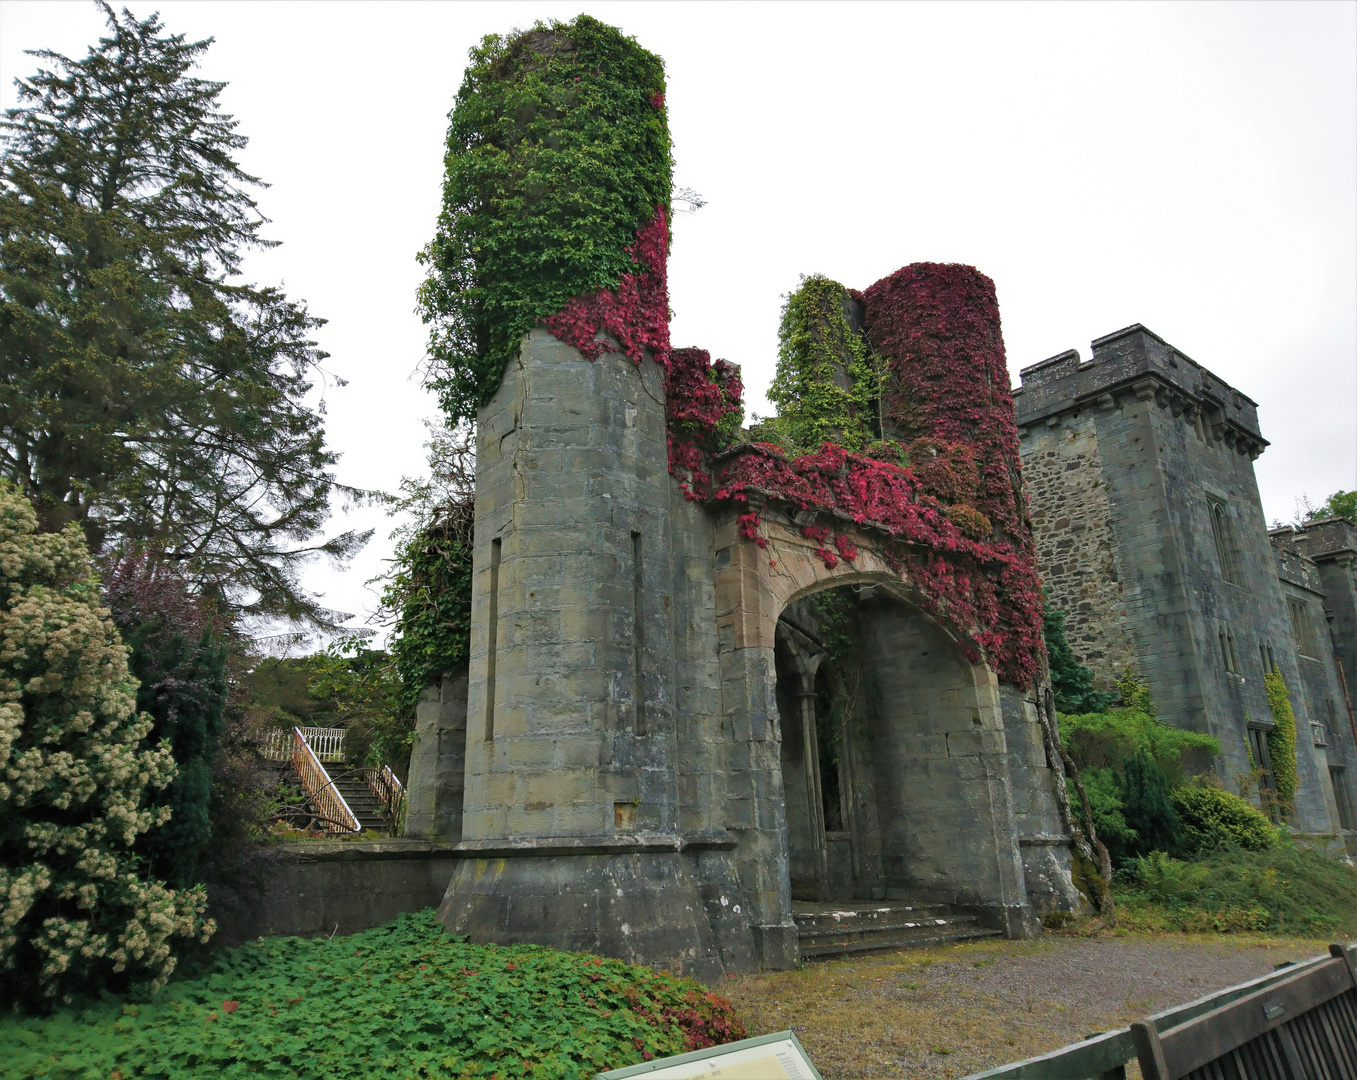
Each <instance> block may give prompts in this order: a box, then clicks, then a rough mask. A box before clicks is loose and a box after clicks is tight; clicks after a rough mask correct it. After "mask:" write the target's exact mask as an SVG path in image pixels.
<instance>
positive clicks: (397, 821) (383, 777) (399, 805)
mask: <svg viewBox="0 0 1357 1080" xmlns="http://www.w3.org/2000/svg"><path fill="white" fill-rule="evenodd" d="M364 776H366V778H367V782H368V787H369V788H371V789H372V794H374V795H376V796H377V802H378V803H380V804H381V807H382V816H383V817H385V818H386V820H387V822H388V823H389V824H390V826H391V829H392V835H393V836H395V835H398V833H399V831H400V827H401V825H402V824H403V822H404V818H405V785H403V784H402V783H401V782H400V778H399V777H397V776H396V774H395V773H393V772H392V771H391V767H390V766H389V765H383V766H382V767H381V768H380V769H366V770H365V771H364Z"/></svg>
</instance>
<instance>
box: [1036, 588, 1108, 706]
mask: <svg viewBox="0 0 1357 1080" xmlns="http://www.w3.org/2000/svg"><path fill="white" fill-rule="evenodd" d="M1043 629H1044V631H1045V637H1046V655H1047V657H1048V658H1049V659H1050V664H1051V688H1052V689H1053V690H1054V691H1055V707H1056V710H1057V711H1058V712H1062V713H1080V714H1083V713H1100V712H1104V711H1105V710H1107V709H1109V708H1111V707H1112V704H1113V702H1115V701H1116V700H1117V695H1116V694H1113V693H1110V692H1108V691H1105V690H1099V689H1098V688H1097V687H1096V686H1095V685H1094V683H1093V672H1092V671H1090V670H1089V669H1088V668H1086V667H1085V666H1084V665H1083V664H1081V663H1079V659H1078V657H1076V656H1075V655H1074V650H1073V649H1071V648H1070V643H1069V641H1068V640H1067V639H1066V637H1065V613H1064V612H1063V611H1059V610H1057V609H1056V608H1055V607H1054V606H1053V605H1052V604H1051V593H1050V590H1049V589H1047V590H1046V617H1045V622H1044V624H1043Z"/></svg>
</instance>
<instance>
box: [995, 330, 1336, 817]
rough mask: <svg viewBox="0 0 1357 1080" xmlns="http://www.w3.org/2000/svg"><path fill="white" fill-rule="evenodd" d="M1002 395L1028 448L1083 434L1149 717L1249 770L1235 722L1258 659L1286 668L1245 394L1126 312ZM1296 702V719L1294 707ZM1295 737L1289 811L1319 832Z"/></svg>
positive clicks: (1244, 714) (1255, 690)
mask: <svg viewBox="0 0 1357 1080" xmlns="http://www.w3.org/2000/svg"><path fill="white" fill-rule="evenodd" d="M1029 384H1030V385H1029ZM1015 401H1016V404H1017V410H1018V423H1019V426H1020V430H1022V431H1023V432H1024V435H1023V438H1024V446H1025V449H1027V450H1028V452H1036V448H1037V446H1038V445H1041V444H1043V443H1044V442H1045V443H1046V444H1047V445H1049V443H1048V442H1047V441H1048V440H1050V439H1051V438H1052V436H1058V435H1059V433H1060V432H1062V431H1063V430H1064V429H1065V428H1066V427H1067V426H1068V427H1069V428H1070V430H1072V431H1074V432H1075V433H1076V434H1075V440H1074V441H1075V442H1076V443H1077V442H1078V439H1079V437H1080V436H1079V435H1078V432H1080V431H1081V430H1084V429H1085V428H1088V427H1089V426H1091V427H1092V429H1093V431H1094V433H1095V434H1096V440H1097V448H1098V454H1099V456H1100V458H1101V460H1102V479H1103V480H1104V482H1105V485H1106V492H1107V500H1108V508H1109V511H1110V517H1111V533H1112V536H1113V538H1114V541H1115V550H1114V564H1115V566H1116V570H1117V578H1118V581H1119V584H1120V586H1121V596H1122V603H1123V604H1124V605H1125V612H1126V622H1127V624H1128V625H1129V627H1130V628H1131V630H1132V634H1131V635H1130V640H1131V642H1132V644H1133V646H1134V648H1135V653H1136V667H1137V668H1138V669H1139V673H1140V674H1141V676H1142V677H1143V678H1144V679H1145V680H1146V681H1147V682H1148V683H1149V685H1150V688H1151V690H1152V691H1153V693H1154V695H1155V700H1156V702H1157V704H1158V706H1159V713H1160V716H1161V717H1162V718H1163V719H1164V720H1166V721H1167V722H1168V723H1171V724H1174V725H1175V726H1179V727H1184V728H1188V729H1191V730H1196V731H1201V732H1204V733H1207V734H1210V735H1214V736H1215V737H1216V738H1218V739H1219V740H1220V743H1221V750H1222V753H1221V757H1220V758H1219V759H1218V762H1217V767H1218V771H1219V773H1220V775H1221V777H1222V779H1224V780H1226V782H1228V783H1232V782H1233V781H1234V778H1235V777H1236V776H1238V775H1241V774H1244V773H1247V772H1248V771H1249V769H1250V764H1249V749H1248V733H1247V732H1248V728H1249V726H1251V725H1252V726H1258V727H1269V726H1271V723H1272V718H1271V713H1270V710H1269V708H1268V705H1267V698H1266V694H1265V691H1264V687H1263V674H1264V671H1265V664H1270V663H1272V662H1274V661H1275V662H1276V664H1277V666H1278V667H1279V668H1280V670H1281V672H1282V675H1283V678H1284V679H1285V680H1286V682H1287V685H1288V686H1296V685H1299V684H1300V682H1301V678H1300V673H1299V669H1298V666H1297V665H1298V662H1299V661H1298V659H1297V656H1296V653H1295V651H1294V649H1293V648H1291V647H1290V642H1291V628H1290V624H1289V621H1288V617H1287V612H1286V605H1285V602H1284V598H1283V595H1282V587H1281V583H1280V582H1279V581H1278V578H1277V569H1276V563H1275V559H1274V557H1273V553H1272V548H1271V545H1270V544H1269V543H1268V539H1267V526H1266V523H1265V521H1264V518H1263V511H1262V503H1261V500H1260V499H1259V496H1258V488H1257V483H1256V481H1255V479H1254V473H1253V464H1252V458H1253V456H1256V455H1257V454H1258V453H1260V452H1261V451H1262V448H1263V447H1264V446H1265V445H1266V441H1265V440H1263V438H1262V436H1261V434H1259V432H1258V428H1257V413H1256V408H1255V406H1254V404H1253V402H1251V401H1249V399H1248V398H1246V397H1244V396H1243V395H1242V394H1240V393H1239V392H1238V391H1236V390H1234V389H1232V388H1231V387H1229V386H1227V385H1226V384H1225V383H1223V382H1222V381H1221V380H1220V379H1219V378H1217V377H1216V376H1214V375H1212V374H1211V373H1210V372H1209V371H1206V370H1205V369H1203V368H1201V367H1200V366H1199V365H1197V364H1196V363H1195V362H1194V361H1192V360H1191V359H1189V358H1188V357H1186V356H1184V355H1183V354H1182V353H1180V352H1179V351H1178V350H1176V349H1174V348H1173V347H1172V346H1170V345H1168V344H1167V343H1165V342H1164V341H1163V340H1162V339H1160V338H1158V337H1157V336H1155V335H1154V334H1152V333H1151V332H1149V331H1148V330H1146V329H1145V328H1144V327H1140V326H1133V327H1130V328H1128V329H1127V330H1124V331H1119V332H1118V333H1116V334H1111V335H1108V337H1106V338H1101V339H1099V340H1098V341H1095V342H1094V349H1093V358H1092V359H1091V360H1090V361H1088V362H1087V363H1083V364H1081V363H1079V362H1078V359H1077V355H1076V354H1062V355H1061V356H1059V357H1055V358H1053V359H1052V360H1050V361H1046V362H1044V363H1043V364H1039V365H1036V366H1035V367H1034V368H1029V369H1027V370H1026V371H1025V372H1024V373H1023V389H1022V390H1021V392H1019V393H1018V394H1017V395H1016V397H1015ZM1213 507H1214V508H1215V509H1214V510H1213ZM1038 509H1040V507H1038ZM1213 512H1214V513H1216V514H1218V515H1219V519H1220V521H1221V522H1222V524H1221V526H1220V527H1221V528H1222V529H1223V530H1224V534H1225V540H1224V547H1225V548H1226V549H1227V551H1226V555H1225V559H1226V562H1225V563H1222V557H1221V546H1222V545H1221V544H1220V543H1218V542H1217V539H1216V528H1215V527H1213V522H1212V515H1213ZM1222 634H1227V635H1230V636H1232V638H1233V641H1234V643H1235V649H1236V652H1237V655H1238V660H1239V663H1238V664H1237V665H1234V664H1231V663H1229V662H1227V659H1226V655H1225V652H1224V650H1223V649H1222V645H1221V635H1222ZM1231 666H1237V667H1238V669H1239V670H1238V671H1232V670H1230V667H1231ZM1296 712H1297V723H1298V728H1299V730H1301V731H1308V730H1309V720H1310V716H1309V714H1308V712H1307V711H1306V706H1305V705H1304V704H1303V703H1299V704H1298V705H1297V708H1296ZM1299 744H1300V745H1298V752H1297V772H1298V794H1297V799H1296V811H1297V816H1296V824H1297V825H1298V827H1299V828H1301V829H1302V830H1303V831H1307V832H1321V833H1323V832H1330V831H1332V828H1333V822H1332V815H1331V811H1330V807H1331V801H1330V799H1329V797H1328V776H1327V767H1326V766H1325V764H1324V762H1323V761H1322V760H1321V759H1320V758H1319V757H1317V756H1316V754H1315V748H1314V746H1313V745H1312V741H1311V740H1310V739H1301V740H1299Z"/></svg>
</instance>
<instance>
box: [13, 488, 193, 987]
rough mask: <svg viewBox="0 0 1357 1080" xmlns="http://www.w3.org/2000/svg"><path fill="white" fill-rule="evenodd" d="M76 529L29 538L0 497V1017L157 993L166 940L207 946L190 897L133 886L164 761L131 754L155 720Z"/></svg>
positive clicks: (160, 817)
mask: <svg viewBox="0 0 1357 1080" xmlns="http://www.w3.org/2000/svg"><path fill="white" fill-rule="evenodd" d="M136 689H137V683H136V681H135V680H134V679H133V678H132V677H131V676H130V675H129V674H128V670H127V652H126V649H125V648H124V647H123V644H122V642H121V641H120V640H119V638H118V632H117V630H116V628H115V627H114V625H113V622H112V620H111V619H110V617H109V613H108V611H107V610H106V609H105V608H103V607H101V606H100V593H99V582H98V580H97V579H96V577H95V575H94V570H93V568H92V566H91V565H90V558H89V552H88V550H87V548H86V546H85V540H84V536H83V535H82V533H81V532H80V530H79V528H77V527H76V526H74V525H72V526H70V527H68V528H67V529H66V530H65V531H63V532H61V533H39V532H38V531H37V518H36V516H35V515H34V513H33V509H32V507H31V506H29V504H28V500H27V499H25V498H24V497H23V496H22V495H20V494H19V493H18V492H17V491H16V490H15V489H14V488H13V487H12V486H11V485H9V484H7V483H4V482H0V1002H3V1003H5V1004H6V1005H16V1004H17V1005H19V1006H20V1007H24V1008H40V1007H42V1006H43V1005H44V1004H52V1003H55V1002H57V1001H69V1000H71V998H72V996H73V995H74V994H76V993H79V992H89V991H94V990H97V989H99V988H101V987H105V986H108V985H110V984H116V983H118V982H126V981H127V980H129V979H132V978H145V979H149V980H150V981H151V982H152V983H153V984H156V985H159V984H161V983H163V982H164V981H165V979H166V978H168V976H169V974H170V972H171V971H173V970H174V965H175V957H174V953H173V950H172V947H171V941H172V940H173V939H174V938H187V939H197V940H200V941H206V940H207V938H208V937H209V936H210V935H211V933H212V932H213V930H214V929H215V926H214V924H213V923H212V922H211V920H204V918H203V909H204V908H205V906H206V896H205V894H204V892H203V889H202V887H201V886H199V887H198V888H196V889H191V890H183V891H176V890H173V889H170V888H167V887H166V886H165V885H164V884H162V883H160V882H152V881H145V880H142V879H141V878H140V877H139V876H138V874H137V872H136V870H137V867H136V863H135V861H134V860H133V857H132V854H131V847H132V842H133V840H135V838H136V837H137V835H138V834H140V833H143V832H145V831H146V830H147V829H149V828H151V827H152V826H153V825H158V824H161V823H162V822H163V821H164V820H165V818H167V817H168V815H169V812H170V811H169V809H168V808H167V807H166V808H161V809H160V810H158V811H151V810H148V809H145V808H143V807H142V802H143V799H144V796H145V795H146V793H147V791H148V789H160V788H163V787H165V785H166V784H168V783H169V782H170V780H171V779H172V778H173V776H174V762H173V760H172V759H171V757H170V751H169V748H168V746H166V745H164V744H162V745H161V747H160V748H158V749H155V750H146V749H141V748H139V744H140V743H141V741H142V740H143V739H144V738H145V737H146V734H147V732H148V731H150V728H151V719H150V717H149V716H146V715H145V714H141V715H138V714H137V713H136V709H135V704H136Z"/></svg>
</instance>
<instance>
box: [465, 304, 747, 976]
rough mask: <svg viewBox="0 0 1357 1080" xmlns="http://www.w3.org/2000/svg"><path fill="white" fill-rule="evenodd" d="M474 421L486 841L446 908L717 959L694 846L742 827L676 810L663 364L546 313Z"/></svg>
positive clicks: (475, 793) (500, 934)
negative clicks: (588, 350) (699, 828)
mask: <svg viewBox="0 0 1357 1080" xmlns="http://www.w3.org/2000/svg"><path fill="white" fill-rule="evenodd" d="M477 439H478V441H477V468H476V532H475V547H474V553H473V592H472V631H471V649H470V693H469V695H468V719H467V760H466V787H465V796H464V816H463V827H462V836H463V841H462V844H461V850H463V851H464V852H466V853H467V854H468V855H469V856H481V857H480V858H475V859H473V860H472V861H471V862H469V863H467V864H464V865H463V866H461V867H459V870H458V873H457V875H456V876H455V877H454V878H453V880H452V882H451V884H450V885H449V888H448V893H447V896H446V897H445V899H444V903H443V905H442V908H441V909H440V911H441V914H442V917H443V919H444V922H445V923H446V925H447V926H448V928H449V929H450V930H452V931H453V932H456V933H467V934H470V935H472V936H473V938H475V939H477V940H498V941H538V942H541V943H544V944H551V945H557V946H559V947H562V948H576V947H590V948H599V949H603V950H604V951H607V952H609V953H610V954H612V955H616V956H622V957H625V958H628V959H643V960H645V961H646V962H648V963H658V964H661V965H672V966H679V965H682V966H683V967H684V968H685V970H688V971H691V972H693V973H696V974H700V975H701V976H702V977H715V976H716V975H718V974H720V972H721V970H722V968H721V958H720V954H719V952H718V949H717V946H716V945H715V941H714V938H713V936H712V933H711V931H710V929H709V927H708V925H707V923H706V920H705V918H703V916H702V912H703V910H704V908H703V902H702V897H701V894H700V891H699V889H698V887H697V884H696V881H695V879H694V877H693V875H692V873H691V865H690V863H691V861H692V860H691V858H690V857H689V856H688V855H685V854H680V853H681V852H685V851H692V850H694V845H696V846H697V847H699V848H700V847H701V846H702V845H703V844H711V843H713V842H715V843H718V844H719V843H722V842H724V841H720V840H716V841H713V840H712V838H709V837H707V838H701V837H699V838H685V837H683V835H682V834H681V832H680V824H679V816H680V815H679V769H678V731H677V728H676V723H675V709H674V679H675V653H674V647H673V639H674V632H673V629H674V628H673V623H672V619H673V615H674V603H673V596H672V587H673V584H674V581H673V571H674V565H673V552H672V547H671V536H672V530H671V528H670V522H669V498H670V482H669V476H668V448H667V432H666V427H665V409H664V369H663V367H662V366H661V365H660V364H657V363H654V362H653V361H651V360H649V359H645V360H642V361H641V362H640V363H639V364H638V363H633V362H632V361H631V360H629V359H628V358H627V357H625V356H622V355H621V354H619V353H613V352H607V353H604V354H602V355H601V356H600V357H598V359H596V360H588V359H586V358H585V357H584V356H582V355H581V354H580V352H579V351H578V350H577V349H575V348H574V347H572V346H570V345H566V344H563V343H562V342H560V341H558V340H556V339H555V338H554V337H552V336H551V335H550V334H549V333H547V332H546V331H545V330H542V329H537V330H534V331H532V332H531V333H530V334H527V335H525V337H524V339H523V342H522V346H521V348H520V351H519V355H518V357H517V359H516V360H515V361H514V362H513V363H511V364H510V366H509V368H508V370H507V371H506V372H505V376H504V379H503V381H502V383H501V384H500V387H499V390H498V391H497V392H496V394H495V397H494V398H493V399H492V400H491V402H490V403H489V404H488V405H486V406H485V407H484V408H483V409H482V410H481V412H480V415H479V417H478V423H477ZM572 867H573V868H574V869H573V870H572V869H571V868H572Z"/></svg>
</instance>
